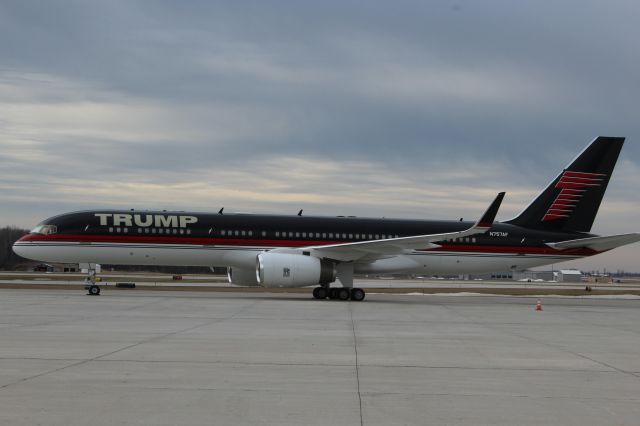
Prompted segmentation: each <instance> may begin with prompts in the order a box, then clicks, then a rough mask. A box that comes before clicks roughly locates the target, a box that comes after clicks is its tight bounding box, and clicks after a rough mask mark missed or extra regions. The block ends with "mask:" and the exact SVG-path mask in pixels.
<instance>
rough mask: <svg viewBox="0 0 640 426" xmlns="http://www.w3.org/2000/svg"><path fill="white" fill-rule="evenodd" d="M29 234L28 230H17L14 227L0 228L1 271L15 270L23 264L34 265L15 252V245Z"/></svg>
mask: <svg viewBox="0 0 640 426" xmlns="http://www.w3.org/2000/svg"><path fill="white" fill-rule="evenodd" d="M28 233H29V230H28V229H21V228H16V227H14V226H6V227H4V228H0V269H4V270H14V269H16V268H17V267H18V266H19V265H21V264H32V263H33V262H32V261H30V260H28V259H25V258H23V257H20V256H18V255H17V254H15V253H14V252H13V243H15V242H16V241H18V240H19V239H20V237H22V236H23V235H26V234H28Z"/></svg>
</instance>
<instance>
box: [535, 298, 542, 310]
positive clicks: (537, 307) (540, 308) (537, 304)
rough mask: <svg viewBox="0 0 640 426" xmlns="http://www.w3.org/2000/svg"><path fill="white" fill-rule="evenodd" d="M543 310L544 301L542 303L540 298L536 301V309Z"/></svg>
mask: <svg viewBox="0 0 640 426" xmlns="http://www.w3.org/2000/svg"><path fill="white" fill-rule="evenodd" d="M541 310H542V303H540V300H538V303H536V311H541Z"/></svg>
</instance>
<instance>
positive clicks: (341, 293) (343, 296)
mask: <svg viewBox="0 0 640 426" xmlns="http://www.w3.org/2000/svg"><path fill="white" fill-rule="evenodd" d="M350 293H351V292H350V291H349V289H348V288H339V289H338V299H340V300H349V296H351V294H350Z"/></svg>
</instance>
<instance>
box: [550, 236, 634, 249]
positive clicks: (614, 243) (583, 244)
mask: <svg viewBox="0 0 640 426" xmlns="http://www.w3.org/2000/svg"><path fill="white" fill-rule="evenodd" d="M638 241H640V234H639V233H632V234H620V235H610V236H607V237H589V238H580V239H577V240H569V241H561V242H557V243H546V244H547V245H548V246H549V247H551V248H554V249H556V250H563V249H571V248H590V249H592V250H595V251H606V250H611V249H614V248H616V247H620V246H624V245H627V244H632V243H635V242H638Z"/></svg>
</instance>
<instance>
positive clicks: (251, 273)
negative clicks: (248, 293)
mask: <svg viewBox="0 0 640 426" xmlns="http://www.w3.org/2000/svg"><path fill="white" fill-rule="evenodd" d="M227 279H228V280H229V283H230V284H233V285H240V286H244V287H258V286H259V285H260V283H259V282H258V279H257V277H256V271H255V270H253V269H242V268H228V269H227Z"/></svg>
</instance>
